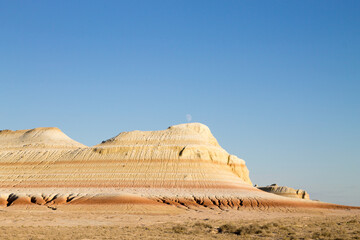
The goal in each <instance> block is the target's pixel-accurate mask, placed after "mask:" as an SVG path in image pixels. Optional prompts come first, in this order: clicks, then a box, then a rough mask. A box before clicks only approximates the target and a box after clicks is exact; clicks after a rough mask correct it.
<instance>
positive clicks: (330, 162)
mask: <svg viewBox="0 0 360 240" xmlns="http://www.w3.org/2000/svg"><path fill="white" fill-rule="evenodd" d="M359 12H360V1H208V0H206V1H193V0H192V1H167V0H164V1H146V0H144V1H0V108H1V111H0V129H13V130H16V129H28V128H35V127H40V126H56V127H59V128H60V129H61V130H62V131H63V132H65V133H66V134H67V135H69V136H70V137H71V138H73V139H75V140H77V141H79V142H82V143H84V144H86V145H94V144H97V143H99V142H101V141H102V140H105V139H108V138H110V137H113V136H115V135H117V134H118V133H119V132H122V131H130V130H135V129H138V130H159V129H165V128H167V127H168V126H170V125H174V124H178V123H183V122H186V121H187V119H186V115H187V114H190V115H191V116H192V121H194V122H201V123H204V124H206V125H208V126H209V127H210V129H211V130H212V132H213V134H214V135H215V137H216V138H217V139H218V141H219V143H220V144H221V145H222V146H223V147H224V148H225V149H226V150H227V151H228V152H230V153H232V154H235V155H238V156H239V157H241V158H243V159H245V160H246V162H247V165H248V167H249V169H250V176H251V179H252V180H253V182H254V183H256V184H259V185H267V184H271V183H277V184H279V185H288V186H292V187H296V188H303V189H306V190H308V191H309V193H310V196H311V197H312V198H314V199H320V200H323V201H328V202H334V203H341V204H351V205H358V206H360V186H359V183H360V173H359V170H360V161H359V160H360V127H359V123H360V14H359Z"/></svg>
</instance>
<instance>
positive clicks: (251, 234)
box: [0, 204, 360, 239]
mask: <svg viewBox="0 0 360 240" xmlns="http://www.w3.org/2000/svg"><path fill="white" fill-rule="evenodd" d="M0 219H2V220H1V222H0V238H1V239H360V210H356V209H351V210H330V209H318V208H285V207H284V208H274V209H269V210H254V209H242V210H233V209H229V210H216V209H213V210H210V209H206V210H203V209H180V208H177V207H174V206H169V205H161V206H160V205H159V206H154V205H142V204H139V205H134V204H130V205H128V204H121V205H118V204H115V205H98V206H95V205H78V206H76V205H61V206H58V207H57V208H56V209H52V208H48V207H46V206H36V205H18V206H12V207H4V208H1V209H0Z"/></svg>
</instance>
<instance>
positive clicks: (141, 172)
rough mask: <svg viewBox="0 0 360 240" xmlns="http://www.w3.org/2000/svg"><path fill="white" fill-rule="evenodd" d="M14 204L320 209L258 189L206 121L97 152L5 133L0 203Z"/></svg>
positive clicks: (64, 141) (113, 142) (45, 137)
mask: <svg viewBox="0 0 360 240" xmlns="http://www.w3.org/2000/svg"><path fill="white" fill-rule="evenodd" d="M14 203H36V204H40V205H44V204H45V205H49V204H70V203H73V204H76V203H96V204H107V203H109V204H110V203H127V204H129V203H146V204H152V203H154V204H155V203H156V204H160V203H161V204H162V203H166V204H168V205H175V206H179V207H189V206H205V207H211V206H216V207H219V208H221V207H224V206H225V207H233V208H234V207H235V208H239V207H242V206H251V207H261V206H271V205H273V206H290V205H291V206H300V205H304V204H305V205H309V204H310V205H311V206H315V204H317V205H316V206H319V203H314V202H313V201H307V200H298V199H285V198H283V197H280V196H277V195H274V194H269V193H266V192H263V191H260V190H258V189H257V188H254V187H252V185H251V181H250V178H249V171H248V169H247V167H246V165H245V162H244V160H242V159H239V158H238V157H236V156H234V155H230V154H229V153H227V152H226V151H225V150H224V149H222V148H221V147H220V145H219V144H218V142H217V141H216V139H215V138H214V136H213V135H212V134H211V132H210V130H209V128H208V127H207V126H205V125H203V124H200V123H189V124H180V125H176V126H172V127H169V128H168V129H166V130H162V131H132V132H123V133H120V134H119V135H117V136H116V137H114V138H111V139H109V140H107V141H104V142H103V143H101V144H99V145H96V146H94V147H86V146H84V145H82V144H80V143H78V142H76V141H74V140H72V139H70V138H69V137H68V136H66V135H65V134H64V133H62V132H61V131H60V130H59V129H57V128H35V129H32V130H19V131H10V130H4V131H1V132H0V205H4V206H5V205H6V206H10V205H12V204H14ZM320 205H321V204H320ZM328 206H329V205H326V204H325V205H322V207H328Z"/></svg>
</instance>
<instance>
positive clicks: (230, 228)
mask: <svg viewBox="0 0 360 240" xmlns="http://www.w3.org/2000/svg"><path fill="white" fill-rule="evenodd" d="M218 231H219V233H235V231H236V227H235V226H234V225H232V224H224V225H222V226H220V227H219V228H218Z"/></svg>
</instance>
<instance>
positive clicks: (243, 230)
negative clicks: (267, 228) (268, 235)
mask: <svg viewBox="0 0 360 240" xmlns="http://www.w3.org/2000/svg"><path fill="white" fill-rule="evenodd" d="M234 233H235V234H237V235H247V234H260V233H263V230H262V229H261V227H260V226H259V225H258V224H252V225H249V226H244V227H240V228H238V229H236V231H235V232H234Z"/></svg>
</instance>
